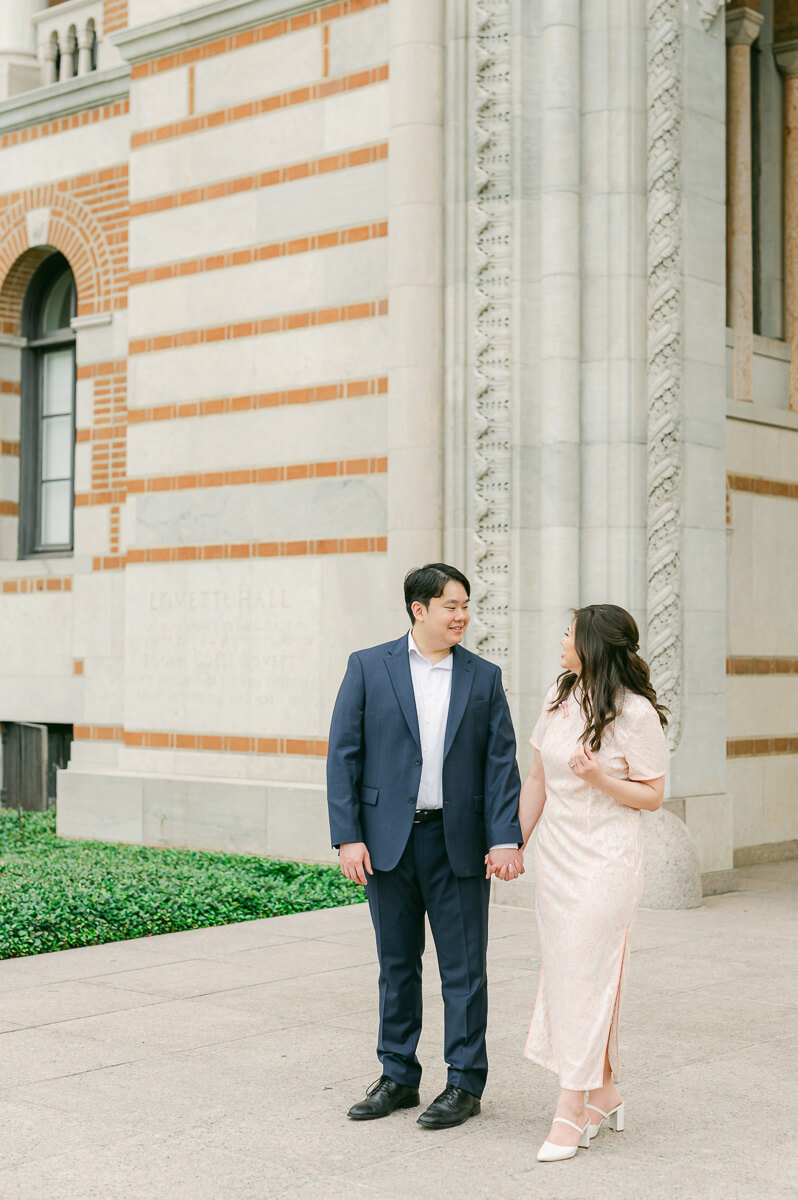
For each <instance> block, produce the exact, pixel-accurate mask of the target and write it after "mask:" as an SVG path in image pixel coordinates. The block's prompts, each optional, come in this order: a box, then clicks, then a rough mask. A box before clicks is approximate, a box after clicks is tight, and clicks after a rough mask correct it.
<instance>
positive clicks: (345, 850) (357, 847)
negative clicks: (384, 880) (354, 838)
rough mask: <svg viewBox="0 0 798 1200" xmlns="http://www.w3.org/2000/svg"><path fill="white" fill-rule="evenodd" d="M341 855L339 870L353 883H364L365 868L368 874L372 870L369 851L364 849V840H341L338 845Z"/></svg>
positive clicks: (371, 873) (371, 872)
mask: <svg viewBox="0 0 798 1200" xmlns="http://www.w3.org/2000/svg"><path fill="white" fill-rule="evenodd" d="M338 849H339V853H340V856H341V870H342V871H343V873H344V875H346V877H347V879H351V880H352V882H353V883H362V884H363V886H364V887H365V885H366V872H365V871H364V870H363V868H364V867H365V868H366V871H368V873H369V875H373V874H374V872H373V871H372V869H371V859H370V858H369V852H368V850H367V849H366V843H365V842H341V845H340V846H339V847H338Z"/></svg>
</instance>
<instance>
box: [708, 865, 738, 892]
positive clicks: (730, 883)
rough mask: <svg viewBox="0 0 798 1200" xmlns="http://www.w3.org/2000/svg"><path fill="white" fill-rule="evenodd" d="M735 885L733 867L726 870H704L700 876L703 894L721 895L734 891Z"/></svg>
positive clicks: (736, 885) (735, 878)
mask: <svg viewBox="0 0 798 1200" xmlns="http://www.w3.org/2000/svg"><path fill="white" fill-rule="evenodd" d="M737 887H738V882H737V872H736V871H735V870H734V868H732V869H731V870H728V871H704V873H703V874H702V876H701V892H702V894H703V895H704V896H722V895H723V894H724V892H736V891H737Z"/></svg>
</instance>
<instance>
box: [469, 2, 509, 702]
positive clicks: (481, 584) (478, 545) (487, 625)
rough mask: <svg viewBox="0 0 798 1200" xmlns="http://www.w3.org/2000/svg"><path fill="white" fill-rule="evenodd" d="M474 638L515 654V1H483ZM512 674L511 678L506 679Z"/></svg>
mask: <svg viewBox="0 0 798 1200" xmlns="http://www.w3.org/2000/svg"><path fill="white" fill-rule="evenodd" d="M474 16H475V22H474V28H475V31H476V35H475V54H476V74H475V113H474V128H475V145H474V171H475V176H476V178H475V205H474V232H473V238H472V252H473V268H472V269H473V280H474V292H475V294H474V302H475V303H474V317H475V325H476V329H475V337H476V344H475V351H474V379H473V387H474V393H473V421H474V446H475V462H474V505H475V511H474V536H475V546H474V565H475V569H474V580H473V586H474V600H475V605H474V608H475V613H474V617H473V619H472V622H471V630H472V635H473V644H474V646H475V649H476V650H477V651H478V653H480V654H484V655H486V656H487V657H488V658H490V659H492V660H493V661H494V662H497V663H499V665H500V666H501V667H502V670H503V671H505V672H506V670H507V666H508V664H509V658H510V550H511V540H510V517H511V512H510V475H511V440H512V367H511V344H512V240H513V239H512V204H511V195H512V155H511V150H512V146H511V112H512V103H511V72H510V67H511V41H510V32H511V2H510V0H475V3H474ZM506 685H507V680H506V679H505V686H506Z"/></svg>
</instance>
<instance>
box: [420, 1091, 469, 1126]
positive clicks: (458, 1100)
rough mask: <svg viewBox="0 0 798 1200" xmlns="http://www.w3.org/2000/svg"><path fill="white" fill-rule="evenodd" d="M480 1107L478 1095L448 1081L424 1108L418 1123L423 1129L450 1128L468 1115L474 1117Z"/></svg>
mask: <svg viewBox="0 0 798 1200" xmlns="http://www.w3.org/2000/svg"><path fill="white" fill-rule="evenodd" d="M481 1107H482V1105H481V1104H480V1102H479V1096H472V1095H471V1093H470V1092H465V1091H463V1089H462V1088H459V1087H454V1085H453V1084H451V1083H450V1084H448V1086H447V1087H445V1088H444V1089H443V1091H442V1092H441V1094H440V1096H436V1097H435V1099H434V1100H433V1101H432V1104H430V1106H429V1108H425V1109H424V1111H423V1113H422V1114H421V1116H420V1117H419V1118H418V1123H419V1125H423V1126H424V1128H425V1129H451V1127H452V1126H453V1125H462V1124H463V1121H467V1120H468V1118H469V1117H475V1116H476V1115H477V1113H478V1112H479V1111H480V1109H481Z"/></svg>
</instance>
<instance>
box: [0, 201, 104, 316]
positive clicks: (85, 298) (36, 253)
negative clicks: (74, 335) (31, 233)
mask: <svg viewBox="0 0 798 1200" xmlns="http://www.w3.org/2000/svg"><path fill="white" fill-rule="evenodd" d="M39 208H49V210H50V223H49V228H48V232H47V235H46V244H45V245H42V246H34V247H31V246H30V243H29V240H28V225H27V213H28V212H31V211H32V210H34V209H39ZM48 247H52V248H54V249H56V250H60V251H61V253H62V254H63V255H64V257H65V258H66V259H67V261H68V262H69V265H70V266H71V268H72V272H73V274H74V276H75V285H76V287H77V293H78V316H86V315H88V314H91V313H97V312H107V311H109V310H110V309H112V308H114V307H117V303H118V297H119V296H120V294H121V293H122V292H123V286H124V280H119V279H118V278H116V277H115V276H116V275H118V272H115V271H114V262H113V259H112V255H111V250H110V247H109V245H108V241H107V238H106V236H105V232H104V230H103V229H102V226H101V225H100V223H99V222H98V220H97V218H96V217H95V216H94V214H93V213H92V211H91V209H90V208H89V207H88V206H87V205H85V204H83V203H82V202H81V201H80V200H78V199H76V198H75V196H73V195H71V194H70V193H69V192H66V191H64V190H62V189H61V188H59V186H58V185H57V184H48V185H46V186H43V187H38V188H31V189H30V190H29V191H26V192H24V193H20V194H18V195H15V196H12V197H8V198H7V202H6V205H5V206H4V208H3V209H2V210H0V281H2V282H0V330H2V332H3V333H12V334H18V333H19V332H20V319H21V315H22V299H23V297H24V294H25V287H26V286H27V283H28V282H29V281H30V277H31V275H32V274H33V271H34V270H35V268H36V267H37V266H38V265H39V263H40V262H41V261H42V259H43V258H44V257H46V255H47V253H48V252H49V251H48V249H47V248H48ZM23 284H24V286H23ZM115 301H117V303H115Z"/></svg>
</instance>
